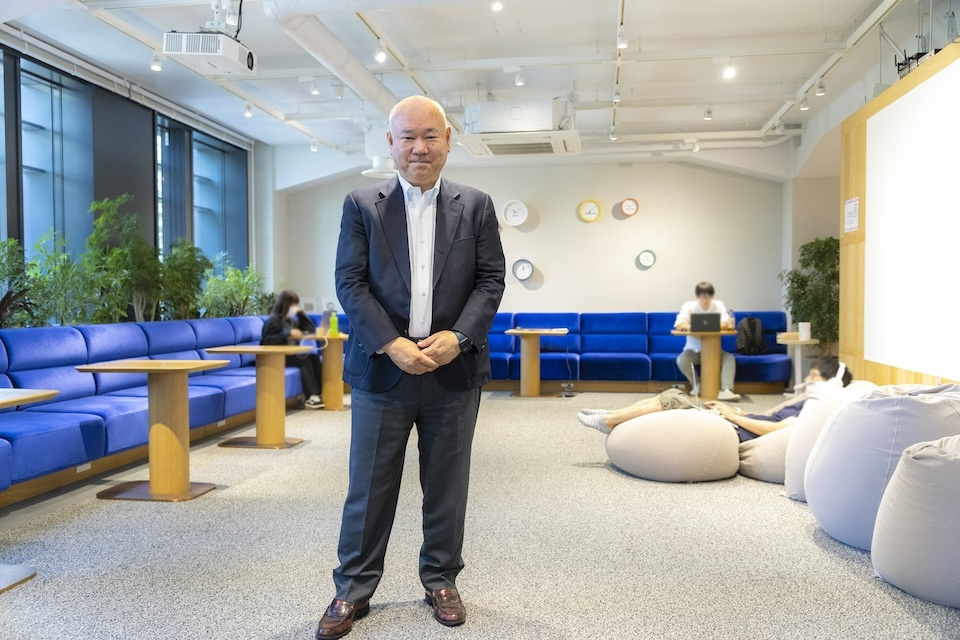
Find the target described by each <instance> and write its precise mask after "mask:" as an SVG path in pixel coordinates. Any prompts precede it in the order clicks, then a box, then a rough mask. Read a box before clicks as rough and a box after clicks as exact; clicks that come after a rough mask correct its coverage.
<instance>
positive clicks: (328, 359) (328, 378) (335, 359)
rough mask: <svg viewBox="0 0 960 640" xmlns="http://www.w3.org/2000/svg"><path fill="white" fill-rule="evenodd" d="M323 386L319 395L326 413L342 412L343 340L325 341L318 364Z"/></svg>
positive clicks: (343, 406)
mask: <svg viewBox="0 0 960 640" xmlns="http://www.w3.org/2000/svg"><path fill="white" fill-rule="evenodd" d="M320 368H321V371H322V374H323V376H322V377H323V384H322V389H321V391H320V395H321V397H322V398H323V408H324V409H325V410H326V411H343V410H344V409H349V407H347V406H345V405H344V404H343V340H331V339H328V340H327V346H326V348H324V350H323V360H322V361H321V363H320Z"/></svg>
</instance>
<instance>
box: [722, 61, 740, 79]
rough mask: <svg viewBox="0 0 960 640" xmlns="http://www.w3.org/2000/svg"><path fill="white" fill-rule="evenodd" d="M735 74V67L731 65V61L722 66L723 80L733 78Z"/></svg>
mask: <svg viewBox="0 0 960 640" xmlns="http://www.w3.org/2000/svg"><path fill="white" fill-rule="evenodd" d="M736 75H737V68H736V67H735V66H733V63H730V64H728V65H727V66H725V67H724V68H723V77H724V79H725V80H733V78H735V77H736Z"/></svg>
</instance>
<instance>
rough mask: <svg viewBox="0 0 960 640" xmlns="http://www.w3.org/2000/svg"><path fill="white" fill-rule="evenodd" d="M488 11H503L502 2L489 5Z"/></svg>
mask: <svg viewBox="0 0 960 640" xmlns="http://www.w3.org/2000/svg"><path fill="white" fill-rule="evenodd" d="M490 10H491V11H503V3H502V2H491V3H490Z"/></svg>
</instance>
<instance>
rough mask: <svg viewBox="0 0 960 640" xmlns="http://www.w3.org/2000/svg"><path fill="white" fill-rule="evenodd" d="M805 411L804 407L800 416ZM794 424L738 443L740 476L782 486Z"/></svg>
mask: <svg viewBox="0 0 960 640" xmlns="http://www.w3.org/2000/svg"><path fill="white" fill-rule="evenodd" d="M805 410H806V405H804V408H803V409H801V410H800V414H801V415H803V412H804V411H805ZM795 424H796V423H794V424H791V425H787V426H786V427H783V428H782V429H777V430H776V431H771V432H770V433H768V434H766V435H762V436H760V437H759V438H753V439H752V440H747V441H745V442H741V443H740V470H739V471H740V475H742V476H747V477H748V478H753V479H754V480H763V481H764V482H774V483H776V484H783V480H784V475H785V473H786V464H787V445H788V444H789V443H790V438H791V437H792V435H793V427H794V425H795Z"/></svg>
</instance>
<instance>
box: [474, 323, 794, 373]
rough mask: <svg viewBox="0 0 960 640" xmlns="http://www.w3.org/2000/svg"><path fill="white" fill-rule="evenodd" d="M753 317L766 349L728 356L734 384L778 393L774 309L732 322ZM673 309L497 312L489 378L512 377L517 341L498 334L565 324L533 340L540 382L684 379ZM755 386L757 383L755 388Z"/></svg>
mask: <svg viewBox="0 0 960 640" xmlns="http://www.w3.org/2000/svg"><path fill="white" fill-rule="evenodd" d="M748 316H750V317H756V318H760V321H761V323H762V324H763V337H764V340H765V341H766V343H767V348H768V352H767V353H765V354H763V355H757V356H745V355H740V354H737V355H736V360H737V377H736V381H737V384H738V385H741V384H743V385H745V387H750V385H754V386H755V388H757V389H763V390H768V391H776V390H777V389H778V388H779V390H782V387H783V386H785V385H786V384H787V383H788V382H789V380H790V375H791V372H792V368H791V367H792V365H791V361H790V357H789V355H787V351H786V347H785V346H784V345H780V344H777V339H776V336H777V333H780V332H782V331H786V329H787V318H786V314H785V313H784V312H782V311H748V312H742V313H738V317H748ZM675 319H676V313H675V312H654V313H642V312H611V313H508V312H501V313H498V314H497V316H496V318H495V320H494V323H493V327H492V328H491V331H490V334H489V336H488V344H489V347H490V360H491V368H492V375H493V380H494V381H512V380H519V378H520V343H519V340H518V339H516V338H515V337H514V336H509V335H506V334H505V333H504V332H505V331H506V330H507V329H510V328H515V327H537V328H544V327H565V328H566V329H567V330H568V333H567V335H565V336H543V337H542V338H541V355H540V378H541V380H545V381H551V380H553V381H580V382H590V383H593V382H596V383H597V384H598V385H599V386H598V387H597V388H598V389H600V390H602V389H603V388H606V387H604V386H603V385H604V384H605V383H606V384H607V386H608V387H609V388H613V387H612V386H610V385H613V384H615V383H620V382H623V383H635V382H649V383H651V385H653V386H654V387H655V386H656V385H659V386H662V385H663V384H665V383H671V384H672V383H677V382H683V381H685V378H684V376H683V375H682V374H681V373H680V370H679V369H678V368H677V365H676V359H677V356H678V355H679V354H680V352H681V351H682V350H683V345H684V343H685V342H686V339H685V338H684V337H683V336H674V335H671V334H670V332H671V331H672V330H673V322H674V320H675ZM721 345H722V348H723V349H724V351H729V352H731V353H734V352H735V351H736V336H732V335H731V336H724V337H723V338H722V341H721ZM758 385H759V386H758Z"/></svg>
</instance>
